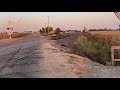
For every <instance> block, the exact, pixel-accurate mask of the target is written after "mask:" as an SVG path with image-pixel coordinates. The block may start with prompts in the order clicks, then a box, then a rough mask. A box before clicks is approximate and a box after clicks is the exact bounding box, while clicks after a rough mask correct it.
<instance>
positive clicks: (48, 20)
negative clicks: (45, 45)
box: [48, 16, 50, 35]
mask: <svg viewBox="0 0 120 90" xmlns="http://www.w3.org/2000/svg"><path fill="white" fill-rule="evenodd" d="M49 24H50V23H49V16H48V35H49V32H50V31H49Z"/></svg>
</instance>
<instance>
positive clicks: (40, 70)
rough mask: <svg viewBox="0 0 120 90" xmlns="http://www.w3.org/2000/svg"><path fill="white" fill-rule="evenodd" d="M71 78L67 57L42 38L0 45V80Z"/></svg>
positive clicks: (70, 68)
mask: <svg viewBox="0 0 120 90" xmlns="http://www.w3.org/2000/svg"><path fill="white" fill-rule="evenodd" d="M72 77H73V78H75V77H78V76H77V75H76V74H75V73H74V69H73V65H72V64H70V63H69V56H68V55H67V56H66V55H65V54H64V53H62V52H61V51H60V50H59V49H58V48H55V47H54V46H52V45H51V40H49V39H47V38H46V37H44V36H40V35H37V34H36V35H32V36H29V37H25V38H21V39H12V40H2V41H0V78H72Z"/></svg>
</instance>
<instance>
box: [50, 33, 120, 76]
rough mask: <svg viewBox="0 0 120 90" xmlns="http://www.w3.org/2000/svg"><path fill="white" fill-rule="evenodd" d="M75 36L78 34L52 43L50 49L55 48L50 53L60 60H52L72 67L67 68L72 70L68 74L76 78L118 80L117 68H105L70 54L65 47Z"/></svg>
mask: <svg viewBox="0 0 120 90" xmlns="http://www.w3.org/2000/svg"><path fill="white" fill-rule="evenodd" d="M77 36H79V34H75V35H72V36H69V37H66V38H63V39H59V40H55V41H52V43H51V45H52V47H55V48H54V50H52V52H54V54H53V57H56V58H57V57H60V58H61V59H56V58H54V60H56V62H57V61H59V62H60V61H61V62H62V61H64V62H63V65H64V66H68V65H69V64H70V65H72V67H71V66H69V67H71V68H72V69H71V70H72V71H68V72H73V73H75V75H77V77H78V78H120V67H119V66H105V65H102V64H99V63H97V62H93V61H92V60H90V59H88V58H86V57H82V56H78V55H75V54H70V53H69V52H70V49H69V48H68V47H67V46H68V45H69V42H70V41H71V40H74V39H75V38H76V37H77ZM49 50H50V49H49ZM52 52H51V53H52ZM57 54H59V55H58V56H56V55H57ZM48 56H49V55H48ZM63 69H64V68H63ZM64 70H65V71H67V70H69V68H66V69H64ZM68 75H69V74H68ZM70 77H71V76H70Z"/></svg>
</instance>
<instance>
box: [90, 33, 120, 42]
mask: <svg viewBox="0 0 120 90" xmlns="http://www.w3.org/2000/svg"><path fill="white" fill-rule="evenodd" d="M90 33H91V34H93V35H99V36H101V37H102V36H104V37H109V38H110V39H111V40H113V41H116V42H120V31H91V32H90Z"/></svg>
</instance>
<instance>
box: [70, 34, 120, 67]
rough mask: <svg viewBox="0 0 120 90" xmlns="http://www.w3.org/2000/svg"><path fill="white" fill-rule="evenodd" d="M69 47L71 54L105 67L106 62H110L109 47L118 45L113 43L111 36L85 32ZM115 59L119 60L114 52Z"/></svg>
mask: <svg viewBox="0 0 120 90" xmlns="http://www.w3.org/2000/svg"><path fill="white" fill-rule="evenodd" d="M69 45H70V48H71V52H72V53H75V54H78V55H81V56H85V57H88V58H89V59H91V60H93V61H95V62H98V63H101V64H104V65H105V64H106V62H111V46H118V45H120V43H119V42H116V41H113V40H112V37H111V36H104V35H101V34H91V33H88V32H87V33H83V34H82V35H81V36H79V37H78V38H77V39H76V40H74V41H72V42H71V43H70V44H69ZM115 57H116V58H120V52H118V51H115Z"/></svg>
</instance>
